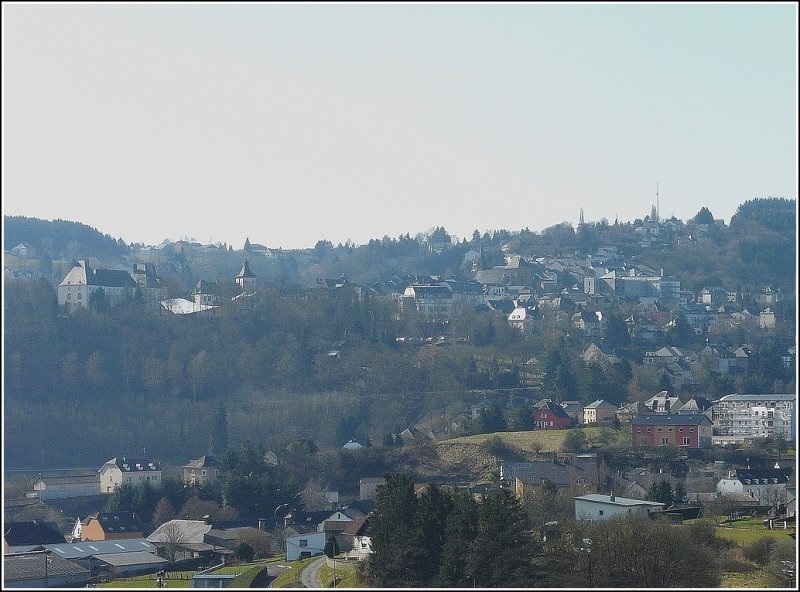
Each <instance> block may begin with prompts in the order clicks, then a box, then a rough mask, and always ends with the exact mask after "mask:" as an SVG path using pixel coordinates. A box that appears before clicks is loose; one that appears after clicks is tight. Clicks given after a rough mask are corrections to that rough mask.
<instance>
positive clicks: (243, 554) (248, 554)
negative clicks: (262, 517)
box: [234, 543, 256, 563]
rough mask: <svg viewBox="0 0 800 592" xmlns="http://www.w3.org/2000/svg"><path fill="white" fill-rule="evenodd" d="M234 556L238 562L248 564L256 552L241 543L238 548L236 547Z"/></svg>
mask: <svg viewBox="0 0 800 592" xmlns="http://www.w3.org/2000/svg"><path fill="white" fill-rule="evenodd" d="M234 554H235V555H236V558H237V559H238V560H239V561H244V562H245V563H249V562H250V561H252V560H253V556H254V555H255V554H256V551H255V549H253V547H251V546H250V545H248V544H247V543H241V544H240V545H239V546H238V547H236V550H235V551H234Z"/></svg>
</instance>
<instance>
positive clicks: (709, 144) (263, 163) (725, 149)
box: [2, 2, 798, 248]
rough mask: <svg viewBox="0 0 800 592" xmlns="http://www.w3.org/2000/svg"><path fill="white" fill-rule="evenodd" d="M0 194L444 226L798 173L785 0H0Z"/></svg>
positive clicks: (243, 228) (104, 210)
mask: <svg viewBox="0 0 800 592" xmlns="http://www.w3.org/2000/svg"><path fill="white" fill-rule="evenodd" d="M2 17H3V19H2V20H3V31H2V32H3V212H4V214H7V215H25V216H32V217H37V218H44V219H48V220H49V219H55V218H62V219H66V220H75V221H79V222H83V223H84V224H88V225H90V226H93V227H95V228H97V229H98V230H100V231H101V232H103V233H108V234H110V235H112V236H113V237H115V238H116V237H122V238H123V239H124V240H125V241H127V242H140V241H141V242H145V243H158V242H160V241H161V240H162V239H164V238H170V239H172V240H175V239H178V238H181V237H187V236H188V237H194V238H196V239H197V240H199V241H201V242H208V241H213V242H218V241H219V242H226V243H228V244H232V245H233V246H234V247H236V248H241V246H242V244H243V243H244V240H245V237H249V238H250V240H251V241H252V242H258V243H263V244H266V245H268V246H270V247H283V248H299V247H311V246H313V245H314V244H315V243H316V241H317V240H319V239H321V238H325V239H327V240H330V241H331V242H333V243H334V244H337V243H340V242H341V243H344V242H345V241H347V240H348V239H350V240H352V241H353V242H355V243H356V244H363V243H365V242H367V241H369V240H370V239H371V238H377V239H380V238H382V237H383V236H384V235H389V236H391V237H397V236H398V235H400V234H405V233H407V232H408V233H411V235H412V236H413V235H414V234H416V233H418V232H422V231H425V230H427V229H429V228H431V227H433V226H444V227H445V228H446V229H447V230H448V231H449V232H450V233H451V234H454V235H456V236H458V237H461V238H463V237H470V236H471V235H472V231H473V230H475V229H478V230H480V231H481V232H484V231H485V230H490V229H499V228H505V229H508V230H519V229H521V228H525V227H528V228H530V229H531V230H542V229H543V228H546V227H548V226H552V225H553V224H557V223H559V222H562V221H568V222H571V223H573V224H575V223H577V221H578V215H579V211H580V209H581V208H583V209H584V216H585V219H586V220H587V221H589V220H600V219H601V218H607V219H608V220H609V221H612V222H613V220H614V218H615V217H619V219H620V220H622V221H626V220H633V219H634V218H637V217H639V218H641V217H644V216H645V215H647V214H649V213H650V207H651V205H652V204H654V203H655V189H656V183H657V182H658V183H659V187H660V206H661V215H662V217H665V216H670V215H675V216H677V217H678V218H682V219H685V218H689V217H691V216H694V215H695V214H696V213H697V211H698V210H699V209H700V207H702V206H707V207H708V208H709V209H710V210H711V212H712V213H713V214H714V216H715V217H716V218H724V219H725V220H726V221H727V220H729V219H730V217H731V215H733V214H734V213H735V211H736V208H737V207H738V205H740V204H741V203H742V202H744V201H746V200H748V199H752V198H754V197H767V196H779V197H786V198H796V197H797V194H796V191H797V158H798V154H797V112H798V104H797V88H798V87H797V50H798V47H797V30H798V29H797V25H798V20H797V5H796V4H795V3H793V2H788V3H775V4H761V3H754V4H739V3H733V4H716V3H712V4H670V3H667V4H638V5H637V4H634V5H631V4H627V3H625V4H574V5H570V4H562V3H557V4H506V5H498V4H494V3H492V4H471V3H470V4H425V3H423V4H401V3H398V4H391V3H389V4H313V3H312V4H295V3H289V4H269V3H267V4H253V3H246V4H238V5H237V4H229V3H224V4H207V3H199V4H182V3H181V4H151V3H140V4H137V3H132V4H127V5H125V4H117V3H111V4H105V5H103V4H94V3H91V4H60V3H58V4H21V3H20V4H17V3H9V2H4V3H3V5H2Z"/></svg>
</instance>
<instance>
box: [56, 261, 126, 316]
mask: <svg viewBox="0 0 800 592" xmlns="http://www.w3.org/2000/svg"><path fill="white" fill-rule="evenodd" d="M137 287H138V284H137V283H136V282H135V281H134V279H133V278H132V277H131V274H130V273H128V272H127V271H120V270H116V269H94V268H92V267H91V266H90V265H89V262H88V261H87V260H86V259H82V260H80V261H78V262H76V263H75V265H74V266H73V267H72V269H70V270H69V272H68V273H67V275H66V276H65V277H64V279H63V280H62V281H61V283H60V284H59V285H58V291H57V292H58V305H59V306H63V307H65V308H66V309H67V311H68V312H73V311H76V310H79V309H81V308H85V307H87V306H89V297H90V295H91V294H94V293H95V292H103V293H104V294H105V295H106V297H107V298H108V302H109V304H111V305H112V306H113V305H115V304H118V303H119V302H121V301H123V300H124V299H125V298H132V297H133V296H134V295H135V293H136V288H137Z"/></svg>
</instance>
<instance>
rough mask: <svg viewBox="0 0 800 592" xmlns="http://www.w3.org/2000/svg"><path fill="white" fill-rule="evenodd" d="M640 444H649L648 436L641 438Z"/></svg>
mask: <svg viewBox="0 0 800 592" xmlns="http://www.w3.org/2000/svg"><path fill="white" fill-rule="evenodd" d="M639 445H640V446H647V438H644V437H643V438H639Z"/></svg>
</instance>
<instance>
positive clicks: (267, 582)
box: [253, 563, 289, 588]
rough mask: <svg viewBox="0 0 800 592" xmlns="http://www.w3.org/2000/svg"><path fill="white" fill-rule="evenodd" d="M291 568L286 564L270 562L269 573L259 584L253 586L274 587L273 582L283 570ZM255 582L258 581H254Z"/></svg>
mask: <svg viewBox="0 0 800 592" xmlns="http://www.w3.org/2000/svg"><path fill="white" fill-rule="evenodd" d="M288 569H289V567H288V566H286V565H280V564H278V563H269V564H267V575H266V576H265V577H264V578H263V580H262V581H259V582H258V585H255V586H253V587H254V588H256V587H258V588H272V582H273V581H274V580H275V578H277V577H278V576H279V575H281V574H282V573H283V572H285V571H287V570H288ZM253 583H254V584H255V583H256V582H253Z"/></svg>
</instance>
